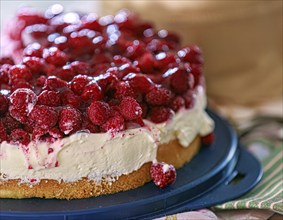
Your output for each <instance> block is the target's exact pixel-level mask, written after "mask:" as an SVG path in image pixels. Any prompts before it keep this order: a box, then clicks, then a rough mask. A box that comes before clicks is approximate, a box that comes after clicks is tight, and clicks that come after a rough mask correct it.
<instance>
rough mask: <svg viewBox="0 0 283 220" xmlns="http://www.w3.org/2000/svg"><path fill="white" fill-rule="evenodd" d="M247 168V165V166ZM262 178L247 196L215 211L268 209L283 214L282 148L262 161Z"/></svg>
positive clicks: (219, 206) (225, 204) (218, 207)
mask: <svg viewBox="0 0 283 220" xmlns="http://www.w3.org/2000/svg"><path fill="white" fill-rule="evenodd" d="M247 166H248V164H247ZM263 172H264V174H263V178H262V180H261V182H260V183H259V184H258V185H257V186H256V187H255V188H254V189H253V190H252V191H250V192H249V193H248V194H246V195H245V196H242V197H241V198H239V199H236V200H233V201H229V202H226V203H224V204H222V205H218V206H216V207H215V208H216V209H225V210H227V209H230V210H231V209H268V210H272V211H274V212H277V213H279V214H283V146H279V147H278V148H276V149H275V150H274V151H273V152H272V154H271V155H270V156H269V157H268V158H267V159H265V160H264V161H263Z"/></svg>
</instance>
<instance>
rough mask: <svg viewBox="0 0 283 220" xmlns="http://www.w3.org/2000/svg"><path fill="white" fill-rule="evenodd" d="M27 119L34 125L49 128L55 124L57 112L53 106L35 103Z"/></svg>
mask: <svg viewBox="0 0 283 220" xmlns="http://www.w3.org/2000/svg"><path fill="white" fill-rule="evenodd" d="M29 119H30V121H31V122H32V123H34V124H35V126H36V127H40V128H43V129H49V128H52V127H54V126H55V125H56V123H57V121H58V114H57V112H56V110H55V109H54V108H53V107H49V106H45V105H35V106H34V108H33V110H32V111H31V113H30V115H29Z"/></svg>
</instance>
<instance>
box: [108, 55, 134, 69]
mask: <svg viewBox="0 0 283 220" xmlns="http://www.w3.org/2000/svg"><path fill="white" fill-rule="evenodd" d="M131 63H132V62H131V60H129V59H128V58H127V57H123V56H121V55H115V56H114V57H113V64H114V65H115V66H118V67H120V66H123V65H124V64H131Z"/></svg>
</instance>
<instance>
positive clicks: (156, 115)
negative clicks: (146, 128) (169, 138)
mask: <svg viewBox="0 0 283 220" xmlns="http://www.w3.org/2000/svg"><path fill="white" fill-rule="evenodd" d="M170 116H171V110H170V108H166V107H153V108H152V109H151V111H150V120H151V121H152V122H154V123H161V122H165V121H167V120H168V119H169V118H170Z"/></svg>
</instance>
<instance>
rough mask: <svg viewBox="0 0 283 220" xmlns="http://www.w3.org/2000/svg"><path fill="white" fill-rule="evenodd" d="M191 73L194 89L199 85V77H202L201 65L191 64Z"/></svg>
mask: <svg viewBox="0 0 283 220" xmlns="http://www.w3.org/2000/svg"><path fill="white" fill-rule="evenodd" d="M190 66H191V71H192V74H193V76H194V86H193V87H194V88H195V87H196V86H197V85H199V84H201V83H202V82H201V77H202V75H203V69H202V65H200V64H191V65H190Z"/></svg>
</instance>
